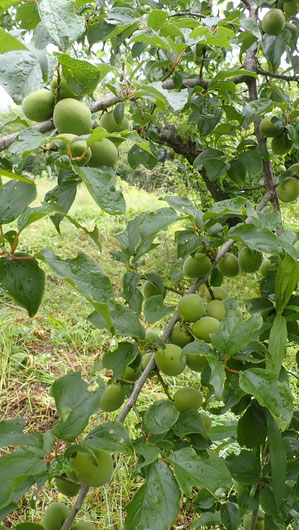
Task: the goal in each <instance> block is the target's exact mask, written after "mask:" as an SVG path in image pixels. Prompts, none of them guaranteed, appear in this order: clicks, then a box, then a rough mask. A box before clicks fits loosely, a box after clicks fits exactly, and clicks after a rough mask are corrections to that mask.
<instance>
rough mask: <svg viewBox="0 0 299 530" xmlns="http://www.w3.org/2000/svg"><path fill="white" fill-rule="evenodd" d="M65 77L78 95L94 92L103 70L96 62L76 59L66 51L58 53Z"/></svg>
mask: <svg viewBox="0 0 299 530" xmlns="http://www.w3.org/2000/svg"><path fill="white" fill-rule="evenodd" d="M57 57H58V61H59V63H60V64H61V65H62V73H63V77H64V79H65V80H66V82H67V84H68V86H69V88H70V89H71V90H72V91H73V92H74V94H77V95H78V96H84V95H87V94H92V92H93V91H94V90H95V89H96V87H97V86H98V83H99V81H100V79H101V71H100V69H99V68H97V66H95V65H94V64H92V63H90V62H88V61H83V60H81V59H74V58H73V57H70V56H69V55H68V54H66V53H58V54H57Z"/></svg>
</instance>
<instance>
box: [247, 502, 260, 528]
mask: <svg viewBox="0 0 299 530" xmlns="http://www.w3.org/2000/svg"><path fill="white" fill-rule="evenodd" d="M258 513H259V507H257V508H255V509H254V510H253V512H252V514H251V521H250V526H249V530H255V524H256V522H257V518H258Z"/></svg>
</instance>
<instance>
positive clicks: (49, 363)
mask: <svg viewBox="0 0 299 530" xmlns="http://www.w3.org/2000/svg"><path fill="white" fill-rule="evenodd" d="M51 187H52V186H51V185H50V184H49V182H46V181H42V180H41V181H39V182H38V189H39V195H38V199H37V201H36V204H38V203H39V202H40V201H41V200H42V198H43V196H44V194H45V192H46V191H48V189H50V188H51ZM122 187H123V191H124V194H125V197H126V202H127V211H126V215H125V216H124V217H118V216H115V217H113V216H109V215H108V214H105V213H102V212H100V211H99V209H98V208H97V206H96V205H95V203H94V202H93V200H92V198H91V197H90V195H89V194H88V192H87V191H86V189H85V188H83V187H82V188H80V191H79V193H78V197H77V199H76V202H75V204H74V205H73V207H72V209H71V211H70V215H71V216H73V217H74V218H75V219H76V220H77V221H78V222H79V223H82V224H83V225H84V226H86V228H87V229H88V230H92V229H93V228H94V226H95V224H96V225H97V227H98V229H99V233H100V239H101V243H102V252H100V251H99V249H98V248H97V247H96V246H95V245H94V244H93V242H92V241H91V240H90V238H88V236H87V235H86V234H85V233H83V232H80V231H78V230H77V229H76V228H75V227H74V226H73V225H72V224H71V223H70V222H68V221H63V222H62V225H61V228H62V229H61V236H59V235H58V234H57V232H56V230H55V228H54V225H53V224H52V222H51V221H50V220H49V219H47V218H44V219H43V220H41V221H39V222H38V223H35V224H33V225H31V226H30V228H29V229H27V230H25V231H24V234H23V238H22V240H21V244H20V250H22V249H24V250H26V251H28V252H30V253H36V252H38V251H39V250H40V249H42V248H51V249H52V250H53V251H54V252H55V253H57V254H58V255H59V256H61V257H66V256H67V257H74V256H75V255H76V254H77V252H78V251H79V250H80V251H83V252H85V253H86V254H88V255H89V256H90V257H91V258H92V259H94V260H95V261H96V262H97V263H98V264H99V265H100V266H101V267H102V268H103V269H104V271H105V272H106V273H107V274H108V275H109V276H110V278H111V280H112V283H113V286H114V288H115V290H116V292H119V291H120V289H121V276H122V274H123V272H124V269H123V266H122V265H121V264H120V263H118V262H116V261H114V260H113V259H112V258H111V256H110V255H109V251H111V250H113V249H116V248H117V245H116V240H115V239H114V237H113V236H114V235H115V234H116V233H119V232H120V231H122V230H123V229H124V227H125V222H126V220H128V219H132V218H133V217H135V215H137V214H139V213H141V212H144V210H154V209H156V208H159V207H161V206H163V205H166V203H165V202H163V201H160V200H158V197H159V196H158V194H156V193H147V192H145V191H143V190H137V189H136V188H134V187H131V186H128V185H127V184H126V183H123V184H122ZM295 213H296V212H295V207H293V205H291V206H287V207H285V208H284V209H283V216H284V217H285V221H286V224H287V226H288V227H290V228H292V229H294V228H297V229H298V226H297V227H295ZM172 234H173V228H171V229H170V230H169V231H168V232H165V233H162V234H161V235H159V237H158V240H159V243H160V246H159V247H158V248H157V249H155V250H154V251H152V252H151V253H150V254H149V256H148V257H147V258H146V264H145V266H144V271H145V270H151V271H155V272H158V273H160V274H161V275H162V276H163V277H164V278H165V263H167V266H176V267H179V266H180V262H179V261H178V260H177V258H176V256H175V249H174V246H173V238H172ZM45 271H46V274H47V286H46V291H45V295H44V299H43V302H42V305H41V308H40V310H39V312H38V313H37V315H36V316H35V317H34V318H33V319H30V318H28V316H27V313H26V311H24V310H22V309H21V308H15V307H14V304H13V303H12V302H11V300H9V299H8V298H6V297H5V296H4V297H3V301H2V304H1V306H0V318H1V335H0V351H1V357H0V374H1V375H0V396H1V416H2V418H5V419H8V418H15V417H18V416H23V417H24V418H25V419H26V420H27V423H26V430H27V431H28V432H32V431H35V430H41V431H42V432H45V431H46V430H48V429H49V428H50V427H51V426H52V425H53V423H54V421H55V420H56V419H57V418H58V416H57V413H56V410H55V407H54V400H53V399H52V398H51V397H50V396H49V386H50V385H51V384H52V383H53V381H54V380H55V379H56V378H57V377H60V376H62V375H64V374H66V373H67V372H68V371H77V370H80V371H81V372H82V377H83V378H85V379H87V380H89V379H90V377H91V376H92V374H94V373H96V372H95V370H96V366H97V363H98V361H99V359H101V357H102V355H103V353H104V352H105V351H107V350H108V349H109V348H110V347H111V346H112V344H113V340H111V336H110V334H109V333H108V332H106V331H105V330H104V331H103V330H99V329H95V328H93V327H92V326H91V325H90V324H89V323H87V321H86V318H87V316H88V314H89V313H90V312H91V306H90V304H89V303H88V302H87V301H86V300H85V299H84V298H83V297H82V296H81V295H79V294H78V293H77V292H76V291H75V289H74V288H73V287H72V286H70V285H69V284H67V283H66V282H62V281H60V280H59V279H57V278H56V277H54V276H53V275H52V274H50V273H49V271H48V270H47V269H46V268H45ZM256 279H257V276H256V275H244V274H242V275H239V276H238V277H237V278H234V279H227V280H226V281H225V283H224V287H225V288H227V290H228V291H229V292H230V293H232V295H234V294H236V296H238V297H240V296H241V298H240V304H241V306H242V308H243V309H245V300H246V299H247V298H250V297H253V296H255V295H256V294H257V292H258V291H257V287H256V285H257V282H256V281H255V280H256ZM167 282H168V283H170V280H169V279H166V283H167ZM179 287H180V288H182V287H184V284H182V285H180V286H179ZM204 293H205V288H204V287H202V288H201V294H204ZM178 299H179V296H178V295H177V294H176V293H174V292H171V291H169V293H168V295H167V302H168V303H170V304H173V305H176V303H177V301H178ZM161 326H162V324H158V325H157V326H156V329H159V328H161ZM292 351H293V350H292ZM289 363H290V369H291V370H293V371H295V370H296V367H295V363H294V361H291V360H290V361H289ZM191 378H192V380H193V382H195V381H196V383H197V384H200V379H199V378H198V376H197V375H196V374H194V373H191V372H190V371H189V372H188V371H185V372H184V374H182V375H181V376H179V377H178V378H175V379H174V378H168V380H169V385H170V388H171V389H172V390H175V388H176V387H178V386H179V385H180V383H182V382H190V380H191ZM292 385H293V388H295V383H294V381H292ZM163 396H164V394H163V391H162V389H161V386H160V384H159V383H158V381H157V380H156V379H155V378H154V379H151V380H150V382H149V384H147V385H146V387H144V389H143V390H142V393H141V396H140V401H139V403H140V408H141V409H142V408H143V407H144V406H145V405H146V404H147V403H149V402H150V401H152V399H153V398H154V399H160V398H161V397H163ZM116 416H117V412H115V413H112V414H106V415H105V414H104V415H102V417H101V418H100V421H102V420H104V421H106V420H108V419H109V420H111V419H114V418H115V417H116ZM96 421H97V418H95V419H93V420H92V422H91V423H92V424H93V423H95V422H96ZM137 423H138V418H137V417H136V416H135V414H134V412H132V411H131V412H130V414H129V416H128V419H127V423H126V427H127V428H128V431H129V433H130V434H132V435H136V434H137V433H138V425H137ZM135 464H136V461H135V460H134V459H133V458H128V457H127V456H126V455H124V456H122V455H121V456H120V457H119V459H118V461H117V465H116V467H115V471H114V477H113V480H112V482H111V484H109V485H108V486H104V487H102V488H101V489H100V490H99V489H96V490H93V491H90V493H89V495H88V498H87V501H86V502H85V504H84V508H83V511H82V519H86V520H88V521H90V522H96V524H97V528H98V529H100V528H104V529H115V528H120V527H121V526H120V525H121V522H122V520H123V517H124V506H125V505H126V504H127V502H128V501H129V500H130V499H131V498H132V494H133V493H134V492H135V491H136V490H137V489H138V487H139V485H140V484H141V483H142V479H141V477H140V475H136V473H135V474H134V466H135ZM33 494H34V492H33V493H32V495H33ZM59 500H63V501H66V502H68V501H67V499H65V498H64V497H63V496H62V495H61V494H59V493H57V491H56V489H55V487H54V485H53V483H51V484H47V485H45V486H44V487H43V495H37V496H36V497H35V496H33V497H32V498H30V495H27V496H26V497H25V499H24V500H23V501H22V502H21V503H20V506H19V509H18V511H17V512H15V513H13V514H11V515H10V516H9V517H8V518H7V523H6V524H7V525H8V526H10V525H12V524H15V523H16V522H23V521H25V520H28V521H34V522H38V521H39V520H40V519H41V516H42V513H43V512H44V509H45V507H46V506H47V505H48V504H49V503H50V502H52V501H59ZM30 501H31V502H30ZM70 505H71V504H70ZM189 520H190V513H189V511H188V508H187V507H185V508H184V509H182V511H181V513H180V515H179V517H178V520H177V521H176V524H175V525H174V526H173V528H176V529H177V530H178V529H180V528H184V529H185V530H187V529H188V528H189V522H188V521H189Z"/></svg>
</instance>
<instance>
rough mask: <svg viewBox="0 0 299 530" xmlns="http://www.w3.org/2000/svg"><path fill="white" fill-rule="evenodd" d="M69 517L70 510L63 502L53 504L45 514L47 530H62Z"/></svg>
mask: <svg viewBox="0 0 299 530" xmlns="http://www.w3.org/2000/svg"><path fill="white" fill-rule="evenodd" d="M68 515H69V509H68V507H67V506H66V505H65V504H63V502H53V503H52V504H50V506H48V508H47V509H46V511H45V514H44V525H45V530H60V528H61V527H62V525H63V523H64V521H65V520H66V519H67V517H68Z"/></svg>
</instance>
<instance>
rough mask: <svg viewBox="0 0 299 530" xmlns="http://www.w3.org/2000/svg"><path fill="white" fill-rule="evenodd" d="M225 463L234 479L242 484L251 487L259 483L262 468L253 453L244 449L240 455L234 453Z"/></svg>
mask: <svg viewBox="0 0 299 530" xmlns="http://www.w3.org/2000/svg"><path fill="white" fill-rule="evenodd" d="M225 463H226V465H227V467H228V469H229V471H230V473H231V476H232V477H233V479H234V480H236V481H237V482H240V484H245V485H247V486H251V485H252V484H257V483H258V481H259V478H260V472H261V466H260V463H259V461H258V459H257V457H256V456H255V455H254V454H253V453H252V452H251V451H245V450H244V449H243V450H242V451H241V452H240V453H239V454H238V455H236V454H234V453H232V454H230V455H229V456H228V457H227V458H226V459H225Z"/></svg>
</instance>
